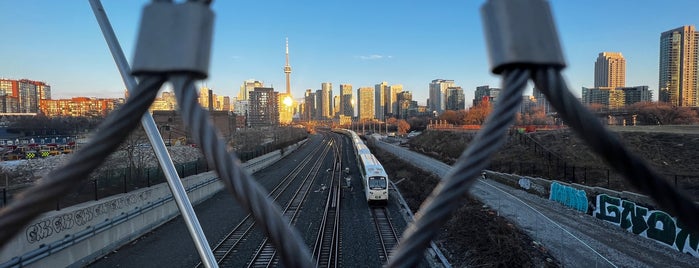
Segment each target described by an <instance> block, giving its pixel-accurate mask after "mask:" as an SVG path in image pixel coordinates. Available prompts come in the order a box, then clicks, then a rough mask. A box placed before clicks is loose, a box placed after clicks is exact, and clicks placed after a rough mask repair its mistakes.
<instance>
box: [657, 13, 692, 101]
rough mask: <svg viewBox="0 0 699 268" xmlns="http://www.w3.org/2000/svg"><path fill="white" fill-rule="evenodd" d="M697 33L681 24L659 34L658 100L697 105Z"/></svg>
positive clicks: (690, 27)
mask: <svg viewBox="0 0 699 268" xmlns="http://www.w3.org/2000/svg"><path fill="white" fill-rule="evenodd" d="M697 50H699V32H697V30H696V28H695V27H694V26H682V27H679V28H676V29H672V30H669V31H666V32H663V33H661V34H660V68H659V79H658V82H659V85H658V91H659V93H660V94H659V96H658V99H659V101H663V102H669V103H671V104H672V105H675V106H697V105H699V100H697V99H698V98H699V94H698V92H699V84H698V81H697V79H698V76H699V51H697Z"/></svg>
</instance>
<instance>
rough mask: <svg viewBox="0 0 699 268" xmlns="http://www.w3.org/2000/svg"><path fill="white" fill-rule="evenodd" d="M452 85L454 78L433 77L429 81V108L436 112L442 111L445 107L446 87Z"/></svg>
mask: <svg viewBox="0 0 699 268" xmlns="http://www.w3.org/2000/svg"><path fill="white" fill-rule="evenodd" d="M453 86H454V80H445V79H435V80H432V82H431V83H430V103H428V105H429V107H430V110H432V111H436V112H437V113H440V114H441V113H442V112H444V109H446V107H447V105H446V95H447V88H449V87H453Z"/></svg>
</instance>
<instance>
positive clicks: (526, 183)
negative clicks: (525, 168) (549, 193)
mask: <svg viewBox="0 0 699 268" xmlns="http://www.w3.org/2000/svg"><path fill="white" fill-rule="evenodd" d="M517 183H519V187H521V188H522V189H527V190H529V189H530V188H532V181H530V180H529V179H527V178H524V177H522V178H521V179H519V181H518V182H517Z"/></svg>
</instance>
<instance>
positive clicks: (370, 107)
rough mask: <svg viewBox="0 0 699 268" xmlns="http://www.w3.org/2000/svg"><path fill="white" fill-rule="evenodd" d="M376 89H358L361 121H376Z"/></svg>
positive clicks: (358, 112)
mask: <svg viewBox="0 0 699 268" xmlns="http://www.w3.org/2000/svg"><path fill="white" fill-rule="evenodd" d="M374 103H375V101H374V89H372V88H370V87H360V88H359V89H357V107H358V109H357V116H358V117H359V120H371V119H374V112H375V109H374Z"/></svg>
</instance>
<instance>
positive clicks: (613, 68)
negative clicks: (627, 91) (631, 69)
mask: <svg viewBox="0 0 699 268" xmlns="http://www.w3.org/2000/svg"><path fill="white" fill-rule="evenodd" d="M624 86H626V60H625V59H624V56H623V55H621V52H602V53H599V55H598V56H597V61H596V62H595V87H610V88H618V87H624Z"/></svg>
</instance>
